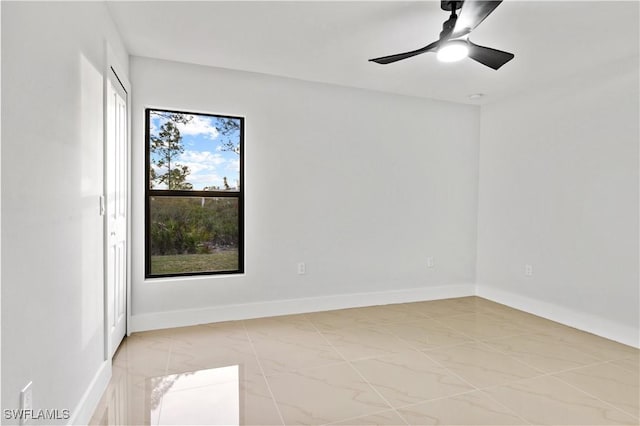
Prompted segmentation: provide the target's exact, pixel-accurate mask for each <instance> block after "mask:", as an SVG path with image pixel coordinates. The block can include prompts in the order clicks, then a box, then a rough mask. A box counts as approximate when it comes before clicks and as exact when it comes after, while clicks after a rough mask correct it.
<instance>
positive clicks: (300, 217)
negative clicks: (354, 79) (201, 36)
mask: <svg viewBox="0 0 640 426" xmlns="http://www.w3.org/2000/svg"><path fill="white" fill-rule="evenodd" d="M131 81H132V85H133V88H134V90H133V109H132V113H133V117H132V122H133V136H132V138H133V146H134V151H133V168H134V170H133V174H134V176H133V188H134V189H133V194H134V199H133V247H132V253H133V256H134V259H133V267H134V269H133V297H132V302H133V307H132V311H133V329H134V330H135V329H145V328H155V327H161V326H169V325H178V324H188V323H194V322H206V321H213V320H222V319H229V318H240V317H247V316H258V315H266V314H277V313H284V312H294V311H305V310H313V309H327V308H330V307H337V306H345V305H357V304H367V303H391V302H393V301H398V300H408V299H415V298H425V297H444V296H449V297H450V296H455V295H469V294H472V293H473V283H474V281H475V276H474V275H475V262H476V259H475V241H476V240H475V238H476V194H477V186H476V185H477V167H478V157H477V156H478V124H479V111H478V108H477V107H474V106H464V105H456V104H451V103H445V102H438V101H430V100H424V99H417V98H410V97H402V96H394V95H388V94H382V93H377V92H371V91H364V90H356V89H350V88H342V87H337V86H330V85H323V84H317V83H309V82H302V81H298V80H292V79H284V78H277V77H271V76H266V75H261V74H253V73H246V72H239V71H230V70H223V69H215V68H208V67H200V66H195V65H186V64H180V63H175V62H167V61H160V60H151V59H144V58H138V57H133V58H132V59H131ZM145 107H162V108H169V109H178V110H186V111H194V112H206V113H223V114H230V115H240V116H245V117H246V139H245V156H246V157H245V164H246V168H245V188H246V218H245V219H246V220H245V221H246V228H245V229H246V257H245V263H246V273H245V274H244V275H241V276H226V277H209V278H191V279H162V280H159V279H155V280H147V281H145V280H144V270H143V265H144V257H143V256H144V193H143V189H144V184H145V183H144V182H145V179H144V108H145ZM427 256H433V257H434V258H435V264H436V267H435V268H434V269H433V270H429V269H427V268H426V257H427ZM300 261H303V262H306V264H307V274H306V275H304V276H299V275H297V273H296V264H297V262H300ZM458 285H461V286H460V287H457V286H458ZM362 293H366V295H363V294H362ZM354 294H357V296H353V295H354ZM347 295H352V296H347ZM292 299H293V301H290V300H292ZM300 299H304V300H300ZM283 301H290V302H283ZM270 302H271V303H270ZM237 305H244V306H237Z"/></svg>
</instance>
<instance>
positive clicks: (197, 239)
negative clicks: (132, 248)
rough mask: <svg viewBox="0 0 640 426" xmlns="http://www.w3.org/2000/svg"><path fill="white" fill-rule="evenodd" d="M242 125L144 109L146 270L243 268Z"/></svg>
mask: <svg viewBox="0 0 640 426" xmlns="http://www.w3.org/2000/svg"><path fill="white" fill-rule="evenodd" d="M243 126H244V122H243V119H242V118H239V117H228V116H219V115H211V114H200V113H187V112H178V111H166V110H155V109H147V110H146V128H147V132H146V140H147V176H148V185H147V204H146V208H147V219H146V231H147V234H146V238H147V247H146V253H147V265H146V275H147V277H158V276H172V275H192V274H210V273H232V272H242V269H243V268H242V266H243V265H242V207H243V205H242V204H243V188H242V140H243V134H242V132H243Z"/></svg>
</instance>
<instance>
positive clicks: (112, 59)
mask: <svg viewBox="0 0 640 426" xmlns="http://www.w3.org/2000/svg"><path fill="white" fill-rule="evenodd" d="M104 64H105V68H104V78H103V96H102V99H103V106H102V110H103V126H102V127H103V143H102V149H103V151H102V152H103V154H102V156H103V159H102V182H103V190H102V202H101V214H102V217H103V244H102V247H103V280H102V281H103V333H104V360H105V361H110V360H111V333H109V306H108V304H109V294H108V292H109V288H108V286H109V282H108V271H107V256H108V251H107V246H108V244H109V236H108V220H107V219H108V218H107V215H106V209H105V207H106V198H107V172H108V170H107V166H108V164H107V148H108V146H107V145H108V133H107V132H108V128H107V126H108V119H107V114H108V94H109V84H110V80H111V78H112V76H113V77H115V79H116V80H117V81H119V82H120V84H121V85H122V87H123V88H124V91H125V93H126V99H125V102H126V105H127V164H126V169H127V185H126V187H127V222H126V226H127V229H126V238H127V243H126V251H127V253H126V262H127V268H126V298H127V300H126V311H127V312H126V332H125V335H126V336H129V335H130V334H131V177H132V176H131V83H130V82H129V78H128V72H127V69H126V68H125V67H124V66H122V65H121V64H120V62H119V61H118V59H117V58H116V56H115V54H114V53H113V49H112V48H111V46H110V45H109V43H108V42H106V41H105V61H104Z"/></svg>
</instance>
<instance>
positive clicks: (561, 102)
mask: <svg viewBox="0 0 640 426" xmlns="http://www.w3.org/2000/svg"><path fill="white" fill-rule="evenodd" d="M636 43H637V40H636ZM638 75H639V72H638V57H637V56H636V57H634V58H630V59H627V60H621V61H619V62H617V63H612V64H608V65H607V67H606V68H603V69H594V70H587V71H585V72H583V73H581V74H579V75H576V76H574V77H573V78H571V79H564V80H562V81H558V82H555V83H552V84H551V85H549V86H548V87H545V88H539V89H538V90H535V91H534V90H531V91H529V92H527V93H523V94H522V95H520V96H518V97H515V98H512V99H510V100H505V101H501V102H498V103H496V104H491V105H488V106H485V107H483V108H482V113H481V117H482V118H481V143H480V147H481V148H480V183H479V215H478V218H479V219H478V223H479V224H478V268H477V274H478V277H477V278H478V294H479V295H481V296H487V297H489V298H492V299H495V300H498V301H502V302H505V303H507V304H510V305H512V306H515V307H518V308H521V309H524V310H528V311H530V312H533V313H537V314H540V315H543V316H547V317H550V318H552V319H556V320H559V321H562V322H565V323H568V324H570V325H573V326H576V327H578V328H583V329H586V330H589V331H592V332H595V333H597V334H601V335H604V336H607V337H610V338H613V339H616V340H619V341H622V342H625V343H628V344H633V345H636V346H638V344H639V343H640V341H639V337H638V336H639V332H640V330H639V328H640V327H639V323H640V318H639V315H640V314H639V312H640V302H639V297H640V294H639V276H638V255H639V253H638V232H639V229H638V141H639V139H640V134H639V120H638V117H639V113H640V111H639V108H638V102H639V99H640V93H639V90H638ZM525 264H531V265H532V266H533V268H534V269H533V270H534V275H533V277H525V276H524V265H525Z"/></svg>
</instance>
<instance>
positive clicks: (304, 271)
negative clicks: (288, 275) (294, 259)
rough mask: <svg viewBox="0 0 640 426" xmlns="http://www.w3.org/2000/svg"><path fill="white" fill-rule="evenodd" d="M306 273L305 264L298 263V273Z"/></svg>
mask: <svg viewBox="0 0 640 426" xmlns="http://www.w3.org/2000/svg"><path fill="white" fill-rule="evenodd" d="M306 273H307V265H305V264H304V262H300V263H298V275H304V274H306Z"/></svg>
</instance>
